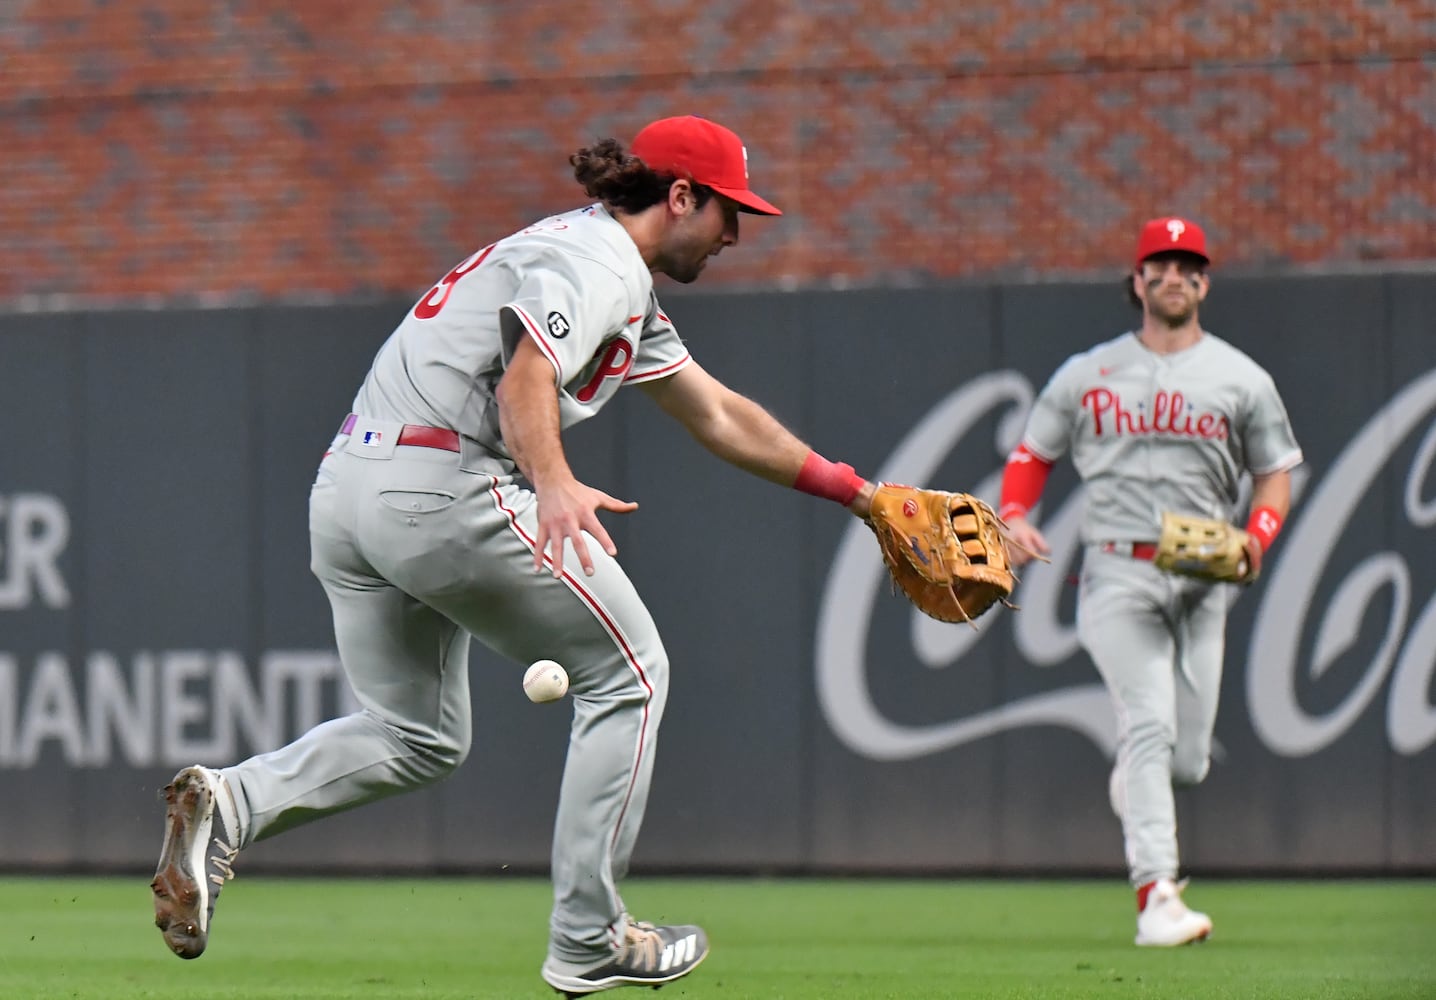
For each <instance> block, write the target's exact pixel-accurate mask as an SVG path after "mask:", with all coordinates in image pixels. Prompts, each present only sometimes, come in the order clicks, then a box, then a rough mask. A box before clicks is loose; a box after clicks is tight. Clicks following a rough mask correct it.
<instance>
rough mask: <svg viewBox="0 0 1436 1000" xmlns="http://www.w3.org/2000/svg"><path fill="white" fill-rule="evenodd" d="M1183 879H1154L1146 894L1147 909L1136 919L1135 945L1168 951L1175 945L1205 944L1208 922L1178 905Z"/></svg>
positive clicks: (1208, 930)
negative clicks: (1196, 942)
mask: <svg viewBox="0 0 1436 1000" xmlns="http://www.w3.org/2000/svg"><path fill="white" fill-rule="evenodd" d="M1186 887H1187V881H1186V879H1183V880H1182V881H1181V882H1173V881H1172V880H1171V879H1169V878H1163V879H1158V880H1157V881H1156V883H1155V884H1153V886H1152V888H1151V891H1150V892H1148V894H1147V905H1146V907H1145V908H1144V909H1143V910H1142V912H1141V913H1139V914H1138V915H1137V944H1139V945H1142V946H1143V947H1151V948H1171V947H1174V946H1175V945H1179V944H1190V943H1192V942H1194V941H1205V940H1206V939H1207V938H1208V937H1209V936H1210V935H1211V933H1212V918H1211V917H1209V916H1207V915H1206V914H1205V913H1198V912H1197V911H1196V910H1191V909H1188V908H1187V904H1186V903H1184V902H1182V890H1183V889H1185V888H1186Z"/></svg>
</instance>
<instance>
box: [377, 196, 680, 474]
mask: <svg viewBox="0 0 1436 1000" xmlns="http://www.w3.org/2000/svg"><path fill="white" fill-rule="evenodd" d="M521 337H529V338H531V339H532V340H533V341H534V343H535V344H536V345H537V346H538V348H539V349H540V350H541V351H542V352H543V354H544V356H545V357H546V358H548V360H549V363H550V364H552V365H553V368H554V380H555V383H556V385H557V386H558V390H559V391H558V400H559V423H560V426H562V427H565V428H566V427H571V426H573V425H574V424H576V423H579V422H580V421H582V420H587V419H588V418H589V417H591V416H593V415H594V414H595V413H597V412H598V411H599V410H600V409H602V408H603V406H604V404H606V403H607V402H608V401H609V400H610V399H612V398H613V394H614V393H615V392H617V391H618V389H619V388H620V387H621V386H623V385H626V384H632V383H636V382H644V381H648V380H650V379H655V378H664V377H666V376H669V375H672V374H674V373H676V372H678V371H680V370H681V369H682V368H684V367H685V366H686V365H687V364H688V363H689V361H690V360H691V358H690V356H689V354H688V350H687V348H686V347H685V346H684V345H683V341H682V340H681V339H679V336H678V333H677V331H676V330H675V329H674V327H673V324H672V322H671V321H670V320H669V319H668V317H667V316H666V315H665V314H664V313H663V310H662V309H661V308H659V305H658V298H657V296H656V295H655V294H654V291H653V275H652V273H651V272H650V271H649V270H648V267H647V265H645V264H644V262H643V258H642V256H641V255H640V254H639V252H638V248H637V247H636V246H635V245H634V243H633V240H632V239H631V238H630V237H629V236H628V234H627V233H626V232H625V231H624V229H623V227H622V226H621V225H619V223H618V222H617V221H616V220H615V219H614V218H613V216H612V215H610V214H609V212H608V211H607V209H605V208H604V207H603V206H602V205H590V206H588V207H586V208H582V209H577V210H575V211H572V212H567V213H565V214H563V215H558V216H554V217H552V218H549V219H544V220H542V221H540V222H537V223H535V224H534V225H532V226H529V227H528V228H526V229H523V230H520V231H519V232H517V233H514V234H513V235H512V236H509V237H507V238H505V239H502V240H500V241H499V242H497V243H495V244H493V245H492V246H489V247H485V248H484V249H482V250H479V251H477V252H476V253H474V254H472V255H470V256H469V257H468V258H466V259H465V260H464V261H462V262H461V263H460V264H459V265H458V266H456V267H455V268H454V269H453V270H452V271H450V272H449V273H448V274H446V275H445V276H444V278H443V279H442V280H441V281H440V282H439V283H438V284H437V285H435V286H434V287H433V288H432V289H430V290H429V291H428V292H427V293H426V294H425V295H424V296H423V297H421V298H420V299H419V301H418V303H416V304H415V306H414V308H413V309H412V310H411V311H410V312H409V314H408V315H407V316H406V317H405V318H404V319H403V321H402V322H400V324H399V326H398V327H397V328H396V329H395V331H394V332H393V333H392V334H391V335H390V337H389V339H388V340H387V341H386V342H385V344H384V346H383V347H382V348H381V349H380V351H379V354H378V356H377V357H376V358H375V360H374V365H373V367H372V368H371V369H370V372H369V375H368V377H367V378H366V379H365V380H364V384H363V385H362V386H360V388H359V392H358V394H357V395H356V397H355V399H354V406H353V409H354V412H355V413H359V414H362V415H363V416H366V417H373V418H376V419H380V420H394V421H398V422H400V423H410V424H427V425H429V426H433V427H447V428H450V429H452V430H455V431H458V432H459V433H460V434H462V435H464V436H465V437H468V438H471V439H473V440H475V441H477V442H479V443H480V444H481V445H483V446H484V447H485V448H486V449H488V450H489V451H490V452H492V453H493V454H494V455H495V456H496V457H498V458H500V459H505V460H507V459H508V458H509V457H510V456H509V454H508V450H507V449H506V448H505V447H504V443H503V439H502V435H501V432H500V429H499V416H498V403H497V402H496V400H495V397H494V392H495V389H496V388H497V386H498V383H499V379H501V378H502V377H503V373H504V370H505V368H506V367H507V366H508V363H509V360H510V359H511V358H512V357H513V352H514V349H515V348H516V347H517V346H518V344H519V338H521Z"/></svg>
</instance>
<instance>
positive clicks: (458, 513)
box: [153, 117, 873, 995]
mask: <svg viewBox="0 0 1436 1000" xmlns="http://www.w3.org/2000/svg"><path fill="white" fill-rule="evenodd" d="M570 163H571V164H572V166H573V168H574V176H575V177H576V178H577V179H578V181H579V183H580V184H582V185H583V187H584V190H585V191H586V192H587V194H588V195H589V196H590V197H593V198H597V199H599V203H598V204H594V205H590V206H588V207H586V208H582V209H578V210H576V211H572V212H569V213H567V214H565V215H559V216H555V217H552V218H549V219H545V220H543V221H541V222H538V223H536V224H535V225H533V226H530V227H529V228H527V229H525V230H523V231H521V232H519V233H516V234H514V235H512V236H510V237H508V238H507V239H503V240H500V241H499V242H497V243H495V244H493V245H492V246H488V247H485V248H483V249H481V250H479V251H478V252H476V253H474V254H473V255H472V256H470V257H469V258H468V259H466V260H465V261H463V262H462V263H460V264H459V265H458V266H457V267H455V268H454V269H453V270H452V271H450V272H449V273H448V274H447V275H445V276H444V277H443V279H442V280H441V281H439V283H438V284H437V285H435V286H434V287H433V288H432V289H431V290H430V291H429V292H428V293H427V294H426V295H425V296H424V297H423V298H422V299H420V300H419V302H418V303H417V304H416V305H415V306H414V308H413V310H412V311H411V312H410V313H409V314H408V316H407V317H406V318H405V319H404V320H403V322H402V323H400V325H399V327H398V328H397V329H396V330H395V332H394V333H393V335H392V336H391V337H390V338H389V340H388V341H387V343H385V345H384V347H383V348H382V349H381V350H380V351H379V353H378V356H377V357H376V358H375V360H374V364H373V367H372V369H371V370H370V372H369V374H368V377H367V378H366V379H365V380H364V383H363V385H362V386H361V387H360V389H359V392H358V395H357V396H356V398H355V400H354V413H353V414H351V415H350V416H349V417H348V418H347V419H345V420H344V422H343V426H342V428H341V429H340V432H339V434H338V436H337V437H336V438H335V440H334V443H333V445H332V448H331V451H330V453H329V454H327V455H326V456H325V458H324V460H323V462H322V464H321V465H320V468H319V473H318V477H317V479H316V482H315V484H314V488H313V492H312V495H311V500H310V536H311V543H312V565H313V569H314V572H315V574H316V575H317V576H318V577H319V579H320V580H321V581H322V583H323V585H324V589H325V592H326V593H327V595H328V597H329V600H330V603H331V605H332V607H333V613H334V627H335V635H336V639H337V643H338V648H339V653H340V656H341V658H342V660H343V663H344V668H345V672H346V675H347V677H348V680H349V683H350V685H351V686H352V687H353V689H354V693H355V694H356V695H357V696H358V699H359V703H360V704H361V705H362V706H363V710H362V711H360V712H358V713H357V714H354V715H350V716H348V717H346V718H342V719H337V720H334V721H330V722H327V723H324V724H323V725H320V726H318V727H317V728H315V729H313V730H311V731H310V732H309V733H307V734H306V735H304V736H302V737H301V738H300V739H298V740H297V741H296V742H294V743H292V744H290V745H289V746H287V747H283V748H282V749H279V750H276V751H274V752H273V753H268V754H264V755H261V756H257V757H254V758H251V759H250V760H246V761H244V762H243V763H241V764H238V765H237V766H234V767H229V768H225V769H223V770H210V769H208V768H204V767H198V766H196V767H189V768H185V769H184V770H182V771H180V772H179V774H178V775H176V777H175V779H174V781H173V783H172V784H171V785H170V786H169V787H168V788H166V797H167V800H168V807H167V811H166V819H165V823H166V836H165V842H164V847H163V852H162V855H161V858H160V864H159V869H158V871H157V874H156V877H155V880H154V883H153V889H154V895H155V913H156V923H157V924H158V925H159V926H160V927H161V928H162V929H163V930H164V936H165V941H166V943H167V944H168V945H169V946H170V948H171V949H172V950H173V951H175V952H176V953H177V954H179V955H180V956H182V957H185V958H193V957H195V956H197V955H199V954H200V953H201V952H202V951H203V950H204V948H205V945H206V943H207V941H208V937H209V921H210V919H211V916H212V914H213V911H214V904H215V900H216V898H217V896H218V894H219V891H220V889H221V888H222V886H223V884H224V882H225V880H226V879H227V878H229V877H231V876H232V871H231V864H232V862H233V860H234V856H235V854H236V853H237V852H238V851H239V849H241V848H243V847H245V846H246V845H248V844H250V843H252V842H254V841H256V840H261V839H263V838H266V837H271V836H273V835H275V834H277V833H280V832H282V831H284V830H287V829H289V828H291V827H294V826H298V825H299V824H301V823H305V822H308V821H310V820H314V819H318V818H319V817H321V816H326V815H328V814H330V813H334V812H338V811H340V810H342V809H348V808H351V807H353V806H357V805H360V804H361V803H365V802H371V801H374V800H375V799H378V798H381V797H384V796H387V795H393V794H395V793H398V792H404V791H409V790H412V789H415V788H419V787H421V786H423V785H427V784H430V783H432V782H434V781H437V780H439V779H440V778H443V777H444V776H446V775H448V774H449V773H450V772H452V771H453V770H454V769H455V768H457V767H458V766H459V764H460V763H461V762H462V761H463V760H464V757H465V755H466V754H467V753H468V751H469V744H470V721H471V720H470V708H469V688H468V678H467V671H468V652H469V645H468V644H469V636H470V635H473V636H477V637H478V638H479V640H480V641H481V642H483V643H485V644H486V645H488V646H489V647H491V648H492V649H494V650H496V651H498V652H499V653H502V654H504V655H506V656H508V657H510V658H512V659H513V660H516V661H518V662H519V663H523V664H526V663H529V662H530V661H533V660H536V659H540V658H553V659H556V660H558V661H559V662H560V663H562V664H563V665H564V666H565V667H567V669H568V671H569V674H570V677H571V682H572V687H571V690H572V693H573V699H574V717H573V725H572V730H571V734H570V740H569V752H568V757H567V764H566V767H565V770H564V776H563V783H562V787H561V789H560V793H559V805H558V812H557V816H556V820H555V825H554V840H553V857H552V865H553V871H552V875H553V887H554V907H553V913H552V919H551V924H550V935H549V945H548V956H547V959H546V961H545V962H544V963H543V968H542V970H541V971H542V976H543V978H544V980H545V981H547V982H548V983H549V984H550V985H551V986H553V987H554V988H555V989H557V990H559V991H561V992H565V993H568V994H575V995H576V994H585V993H595V992H598V991H601V990H607V989H610V988H613V987H615V986H622V985H625V984H644V985H654V984H658V983H663V982H667V981H669V980H672V979H676V978H678V977H679V976H683V975H686V974H687V973H688V972H690V971H692V970H693V968H694V967H695V966H696V965H697V964H698V963H699V962H701V961H702V960H703V958H704V957H705V956H706V955H707V953H708V942H707V938H706V935H705V934H704V932H703V930H702V929H701V928H698V927H695V926H662V927H655V926H653V925H652V924H648V923H640V922H637V921H634V920H632V919H630V917H629V915H628V913H627V911H626V909H625V907H624V903H623V899H622V897H621V895H620V893H619V888H618V881H619V880H620V879H621V878H622V877H623V876H624V874H625V873H626V871H627V869H628V863H629V857H630V854H631V852H632V851H633V847H634V841H635V839H636V838H637V836H638V831H639V825H640V823H641V821H642V818H643V812H644V807H645V805H646V803H647V799H648V790H649V779H650V776H651V774H652V769H653V757H654V749H655V741H656V737H657V734H658V728H659V723H660V721H661V719H662V717H663V708H664V704H665V702H666V700H667V697H668V670H669V664H668V659H667V655H666V653H665V651H664V648H663V643H662V641H661V640H660V638H659V635H658V630H657V629H656V628H655V626H654V623H653V620H652V618H651V617H650V616H649V613H648V610H647V609H646V608H645V607H644V604H643V601H642V600H641V599H640V598H639V596H638V594H637V593H636V592H635V590H634V588H633V585H632V583H631V582H630V581H629V579H628V577H627V576H625V574H624V572H623V570H622V569H621V568H620V567H619V564H618V563H617V562H616V561H615V559H614V556H615V555H616V554H617V549H616V547H615V546H614V544H613V542H612V540H611V539H610V538H609V535H608V532H607V531H605V530H604V527H603V524H602V523H601V522H600V521H599V519H598V516H597V514H598V512H599V511H611V512H615V513H626V512H629V511H632V510H634V509H636V507H637V504H635V503H631V502H629V501H625V500H619V499H616V498H615V497H612V496H610V495H609V494H607V493H605V492H603V491H602V490H599V489H596V488H594V487H592V486H588V485H586V484H584V483H581V482H579V481H578V480H577V479H576V478H575V477H574V475H573V473H572V471H571V470H570V468H569V465H568V462H567V461H566V459H565V457H564V451H563V447H562V445H561V443H560V430H561V428H564V427H568V426H570V425H572V424H575V423H577V422H579V421H581V420H584V419H586V418H588V417H591V416H593V415H594V414H595V413H597V412H598V411H599V410H600V409H601V408H602V407H603V406H604V404H605V403H607V402H608V401H609V400H610V399H612V398H613V395H614V393H615V392H617V391H618V389H619V387H620V386H622V385H639V386H641V387H642V388H643V389H645V390H646V391H647V393H648V395H649V396H651V397H652V398H653V399H654V401H656V402H657V404H658V406H659V407H660V408H661V409H662V410H663V411H664V412H666V413H667V414H668V415H669V416H671V417H673V418H674V419H676V420H677V421H678V422H679V423H680V424H682V425H683V426H684V427H685V428H687V429H688V431H689V432H690V433H692V435H693V436H694V437H695V438H696V439H697V440H698V441H699V443H701V444H702V445H703V446H704V447H706V448H707V449H708V450H709V451H711V452H713V453H714V454H715V455H717V456H719V457H720V458H722V459H724V460H726V461H728V462H730V463H732V464H733V465H736V466H738V467H740V468H742V469H745V470H747V471H748V472H751V473H753V474H755V475H757V476H761V477H763V478H765V479H769V480H771V481H773V482H775V483H778V484H780V485H784V486H792V487H794V488H796V489H799V490H802V491H804V492H807V493H811V494H814V495H817V496H822V497H826V498H829V499H832V500H835V501H837V502H839V503H842V504H844V505H847V506H849V507H850V509H851V510H852V511H853V512H854V513H855V514H859V515H863V514H866V513H867V510H868V506H869V500H870V498H871V495H872V491H873V485H872V484H870V483H867V482H866V481H864V480H863V479H862V478H860V477H859V476H857V475H856V474H855V473H854V472H853V470H852V468H851V467H849V466H847V465H840V464H834V463H830V462H828V461H826V460H825V459H822V458H820V457H819V456H817V455H816V454H815V453H814V452H813V451H812V449H810V448H809V447H808V446H807V445H805V444H803V443H802V442H801V441H799V440H798V439H797V438H796V437H794V436H793V435H792V434H791V433H789V432H788V431H787V430H785V429H784V428H783V427H782V426H780V424H779V423H778V422H777V421H776V420H775V419H774V418H773V417H772V416H770V415H769V414H768V413H767V412H766V411H765V410H764V409H763V408H761V407H760V406H758V405H757V404H756V403H753V402H752V401H750V400H748V399H746V398H744V397H743V396H741V395H739V394H737V393H735V392H733V391H732V390H730V389H728V388H726V387H725V386H724V385H722V384H720V383H719V382H718V381H716V380H715V379H714V378H713V377H712V376H710V375H709V374H708V373H707V372H705V371H704V370H703V369H702V368H701V367H699V365H698V364H697V363H696V362H695V361H693V360H692V358H690V356H689V354H688V351H687V349H686V348H685V347H684V345H683V342H682V341H681V340H680V339H679V337H678V334H677V333H676V332H675V330H674V328H673V324H672V323H671V322H670V321H669V319H668V317H667V316H665V315H664V313H663V310H662V309H661V308H660V307H659V305H658V300H657V298H656V297H655V295H654V291H653V273H654V272H659V273H663V274H666V275H668V276H669V277H671V278H673V279H675V280H677V281H680V282H691V281H693V280H694V279H695V278H697V277H698V275H699V274H700V273H702V271H703V268H704V266H705V265H706V264H707V263H708V259H709V258H710V257H713V256H716V255H717V254H718V253H719V251H721V250H722V249H723V248H725V247H730V246H734V245H735V244H737V242H738V214H739V213H740V212H751V213H756V214H760V215H778V214H780V213H779V211H778V209H776V208H774V207H773V206H772V205H770V204H769V203H768V202H766V201H764V200H763V199H762V198H760V197H758V196H757V195H756V194H754V193H753V192H752V191H751V190H749V187H748V171H747V152H746V150H745V149H744V147H743V144H742V142H741V141H740V140H739V138H738V136H736V135H735V134H734V133H733V132H731V131H729V130H728V129H726V128H723V127H722V126H720V125H717V124H715V123H713V122H711V121H707V120H705V119H702V118H696V117H680V118H667V119H663V120H660V121H656V122H654V123H652V124H650V125H648V126H647V127H645V128H644V129H643V130H642V131H640V132H639V133H638V135H637V136H636V137H635V138H634V140H633V142H632V144H631V149H629V150H625V148H624V146H623V145H622V144H621V143H620V142H618V141H617V140H614V139H605V140H602V141H600V142H598V143H597V144H595V145H594V146H592V147H589V148H585V149H581V150H579V151H578V152H577V153H575V154H574V155H573V156H572V157H571V158H570ZM520 475H521V476H522V477H523V480H525V481H526V482H520V481H519V476H520Z"/></svg>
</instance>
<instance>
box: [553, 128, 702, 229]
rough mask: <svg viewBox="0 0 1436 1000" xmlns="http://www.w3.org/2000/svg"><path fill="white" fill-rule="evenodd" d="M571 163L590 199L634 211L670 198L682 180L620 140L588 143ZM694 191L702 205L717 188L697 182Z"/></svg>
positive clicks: (570, 159) (571, 159) (573, 157)
mask: <svg viewBox="0 0 1436 1000" xmlns="http://www.w3.org/2000/svg"><path fill="white" fill-rule="evenodd" d="M568 162H569V163H570V164H571V165H572V166H573V176H574V179H575V180H577V181H578V182H579V183H580V184H582V185H583V190H584V192H585V193H587V194H588V196H589V197H590V198H597V199H598V200H599V201H602V202H603V203H604V204H605V205H608V206H609V207H610V208H617V209H620V210H621V211H624V212H630V213H632V212H641V211H643V210H644V209H645V208H647V207H649V206H650V205H656V204H658V203H659V202H661V201H666V200H667V199H668V189H669V188H671V187H672V186H673V182H674V181H675V180H677V179H678V177H677V175H676V174H671V173H662V172H659V171H656V170H652V169H650V168H649V167H648V165H647V164H645V163H644V162H643V161H642V160H640V159H639V158H638V157H636V156H634V155H633V154H631V153H629V152H628V151H627V150H626V149H624V147H623V143H621V142H619V141H618V140H617V139H601V140H599V141H598V142H597V143H595V144H594V145H592V146H585V147H584V148H583V149H580V150H579V151H578V152H576V153H574V154H573V155H572V156H570V157H569V158H568ZM693 191H694V195H695V197H696V198H697V200H698V207H699V208H702V207H703V206H704V205H705V204H706V203H707V201H708V199H709V198H711V197H712V196H713V190H712V189H711V188H707V187H704V186H703V185H702V184H694V185H693Z"/></svg>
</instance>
